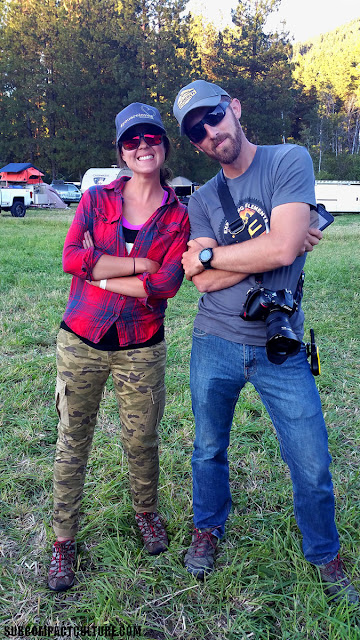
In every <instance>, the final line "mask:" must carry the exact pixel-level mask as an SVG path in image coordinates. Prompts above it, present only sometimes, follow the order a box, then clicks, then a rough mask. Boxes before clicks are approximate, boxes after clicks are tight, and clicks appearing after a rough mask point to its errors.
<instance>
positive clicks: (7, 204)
mask: <svg viewBox="0 0 360 640" xmlns="http://www.w3.org/2000/svg"><path fill="white" fill-rule="evenodd" d="M33 195H34V194H33V190H31V189H23V188H21V187H17V186H16V187H1V188H0V211H1V210H3V211H11V215H12V216H14V218H23V217H24V215H25V213H26V209H27V207H29V206H30V205H31V204H32V199H33Z"/></svg>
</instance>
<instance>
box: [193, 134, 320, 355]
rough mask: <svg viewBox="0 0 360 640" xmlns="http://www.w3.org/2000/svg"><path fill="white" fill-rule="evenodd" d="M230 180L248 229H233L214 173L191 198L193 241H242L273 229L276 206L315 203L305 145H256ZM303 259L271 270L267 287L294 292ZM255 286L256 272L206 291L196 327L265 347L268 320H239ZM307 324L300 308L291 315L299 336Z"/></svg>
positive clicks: (237, 340) (229, 242) (234, 340)
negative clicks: (234, 231) (247, 164)
mask: <svg viewBox="0 0 360 640" xmlns="http://www.w3.org/2000/svg"><path fill="white" fill-rule="evenodd" d="M226 181H227V184H228V187H229V190H230V193H231V195H232V197H233V200H234V202H235V204H236V207H237V209H238V212H239V216H240V217H241V218H242V220H243V223H244V229H243V231H242V232H241V233H238V234H237V235H234V234H232V233H231V231H230V229H229V224H228V221H227V219H226V217H225V214H224V211H223V209H222V206H221V203H220V200H219V196H218V192H217V188H216V177H214V178H212V179H211V180H209V182H207V183H206V184H205V185H204V186H203V187H200V189H198V190H197V191H196V192H195V193H194V194H193V195H192V196H191V198H190V201H189V218H190V225H191V239H195V238H200V237H208V238H213V239H214V240H216V242H217V243H218V245H219V246H221V245H228V244H234V243H237V242H243V241H245V240H250V239H251V238H253V237H257V236H258V235H261V234H262V233H268V232H269V229H270V218H271V211H272V209H274V207H277V206H278V205H281V204H286V203H288V202H306V203H307V204H310V205H315V204H316V200H315V191H314V172H313V165H312V160H311V158H310V156H309V154H308V152H307V151H306V149H305V148H304V147H299V146H297V145H290V144H285V145H276V146H264V147H260V146H259V147H257V149H256V153H255V156H254V159H253V161H252V163H251V165H250V167H249V168H248V169H247V170H246V171H245V173H243V174H242V175H241V176H239V177H237V178H234V179H232V180H230V179H226ZM304 263H305V256H302V257H298V258H296V259H295V261H294V262H293V264H292V265H291V266H289V267H282V268H280V269H276V270H274V271H268V272H267V273H265V274H264V277H263V281H262V282H263V285H262V286H264V287H266V288H267V289H271V290H272V291H277V290H278V289H285V288H286V289H290V290H291V291H292V293H295V290H296V285H297V282H298V279H299V276H300V274H301V271H302V268H303V266H304ZM254 286H256V282H255V275H252V276H249V277H248V278H246V279H245V280H243V281H242V282H239V283H238V284H236V285H234V286H232V287H229V288H227V289H221V290H220V291H214V292H210V293H205V294H204V295H203V296H202V297H201V298H200V301H199V311H198V314H197V316H196V318H195V323H194V326H195V327H197V328H199V329H202V330H203V331H206V332H207V333H210V334H212V335H216V336H220V337H221V338H225V340H231V341H233V342H238V343H243V344H249V345H255V346H264V345H265V343H266V326H265V322H262V321H245V320H243V319H242V318H240V313H241V312H242V311H243V304H244V301H245V299H246V295H247V292H248V290H249V289H251V288H252V287H254ZM303 322H304V314H303V312H302V310H301V308H299V310H298V311H297V312H296V313H295V314H293V316H291V318H290V323H291V326H292V329H293V331H294V332H295V333H296V335H297V337H298V339H299V340H302V337H303Z"/></svg>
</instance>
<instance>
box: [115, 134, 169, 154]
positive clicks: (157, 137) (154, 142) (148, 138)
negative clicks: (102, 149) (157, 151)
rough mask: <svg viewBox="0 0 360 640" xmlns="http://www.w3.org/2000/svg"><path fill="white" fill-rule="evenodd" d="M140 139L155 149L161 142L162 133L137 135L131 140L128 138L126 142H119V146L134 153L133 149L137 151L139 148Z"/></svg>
mask: <svg viewBox="0 0 360 640" xmlns="http://www.w3.org/2000/svg"><path fill="white" fill-rule="evenodd" d="M141 138H142V139H143V140H144V142H145V143H146V144H148V145H149V147H157V146H158V145H159V144H161V143H162V141H163V134H162V133H138V134H137V135H136V136H133V137H132V138H128V139H127V140H120V141H119V142H120V144H121V146H122V147H123V148H124V149H125V150H126V151H134V149H138V148H139V146H140V142H141Z"/></svg>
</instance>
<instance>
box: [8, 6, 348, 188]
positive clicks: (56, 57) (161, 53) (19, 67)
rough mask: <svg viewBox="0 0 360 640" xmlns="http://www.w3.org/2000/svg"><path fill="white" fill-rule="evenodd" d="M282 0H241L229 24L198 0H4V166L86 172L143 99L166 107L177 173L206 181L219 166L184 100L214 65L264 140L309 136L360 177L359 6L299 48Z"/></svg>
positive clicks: (330, 171) (213, 73)
mask: <svg viewBox="0 0 360 640" xmlns="http://www.w3.org/2000/svg"><path fill="white" fill-rule="evenodd" d="M279 4H280V0H239V2H238V4H237V7H236V9H235V10H234V11H233V18H232V19H233V25H232V26H231V27H226V28H224V29H222V30H221V31H219V29H218V28H217V27H216V25H214V24H212V23H209V22H208V21H207V20H206V19H205V18H204V17H201V16H192V15H191V14H190V13H189V12H188V11H187V1H186V0H42V1H41V2H40V3H39V2H38V0H0V52H1V58H0V68H1V76H0V77H1V86H0V163H1V165H0V166H3V165H4V164H6V163H8V162H32V163H33V164H34V165H35V166H37V167H38V168H39V169H41V170H42V171H43V172H45V174H46V178H47V179H51V178H59V177H60V178H61V177H62V178H65V179H67V180H80V178H81V176H82V175H83V173H84V172H85V171H86V169H88V168H89V167H95V166H109V165H111V164H114V163H115V147H114V117H115V115H116V113H117V112H118V111H119V110H120V109H122V108H123V107H124V106H126V105H127V104H128V103H129V102H132V101H141V102H148V103H150V104H154V105H156V106H157V107H158V109H159V110H160V112H161V114H162V116H163V118H164V122H165V124H166V127H167V130H168V133H169V136H170V138H171V139H172V142H173V150H172V155H171V159H170V162H169V164H170V166H171V168H172V170H173V173H174V175H184V176H186V177H188V178H190V179H192V180H194V181H198V182H202V181H203V180H205V179H207V178H208V177H209V176H211V175H213V174H214V173H215V172H216V170H217V168H216V165H214V164H212V163H211V161H209V160H207V159H205V157H204V156H202V157H201V158H200V156H199V154H197V153H195V152H194V149H193V148H192V147H191V146H190V144H189V142H188V141H187V140H184V139H182V138H180V137H179V135H178V128H177V123H176V121H175V120H174V118H173V115H172V105H173V101H174V98H175V96H176V94H177V92H178V90H179V88H180V86H182V85H184V84H186V83H187V82H189V81H191V80H195V79H197V78H205V79H208V80H210V81H212V82H216V83H218V84H220V85H222V86H223V87H224V88H225V89H227V90H228V91H229V93H230V94H231V95H232V96H236V97H238V98H239V99H240V100H241V103H242V120H241V122H242V125H243V127H244V129H245V131H246V134H247V136H248V137H249V139H250V140H251V141H252V142H255V143H259V144H277V143H282V142H296V143H299V144H303V145H306V147H307V148H308V149H309V151H310V153H311V155H312V158H313V161H314V168H315V172H316V175H317V177H320V178H332V179H343V180H345V179H349V180H360V37H359V36H360V19H359V20H355V21H353V22H351V23H349V24H347V25H345V26H344V27H342V28H339V29H337V30H335V31H333V32H331V33H329V34H327V35H325V36H321V37H319V38H317V39H313V40H311V41H310V42H307V43H302V44H301V45H296V46H294V47H293V46H292V44H291V41H290V39H289V36H288V34H287V33H285V32H281V33H280V32H273V33H268V32H267V31H266V21H267V18H268V16H269V15H270V14H271V13H272V12H273V11H275V10H276V9H277V7H278V6H279ZM309 19H310V18H309Z"/></svg>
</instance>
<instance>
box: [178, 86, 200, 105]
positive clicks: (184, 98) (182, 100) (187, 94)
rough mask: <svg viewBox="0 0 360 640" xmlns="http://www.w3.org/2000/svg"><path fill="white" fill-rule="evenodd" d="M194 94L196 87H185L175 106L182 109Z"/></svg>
mask: <svg viewBox="0 0 360 640" xmlns="http://www.w3.org/2000/svg"><path fill="white" fill-rule="evenodd" d="M194 96H196V89H185V90H184V91H183V92H182V93H181V94H180V96H179V98H178V102H177V106H178V107H179V109H183V108H184V107H185V105H187V104H188V102H190V100H191V98H193V97H194Z"/></svg>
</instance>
